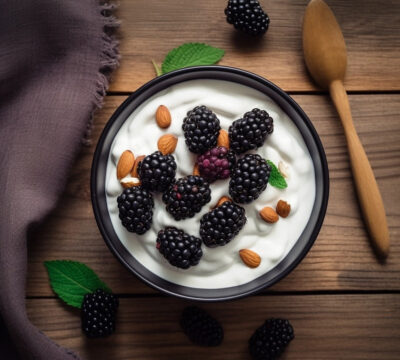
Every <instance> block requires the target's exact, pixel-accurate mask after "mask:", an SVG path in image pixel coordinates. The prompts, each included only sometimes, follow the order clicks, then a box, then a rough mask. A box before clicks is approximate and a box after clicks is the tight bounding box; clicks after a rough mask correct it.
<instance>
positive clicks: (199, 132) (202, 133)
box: [182, 105, 221, 154]
mask: <svg viewBox="0 0 400 360" xmlns="http://www.w3.org/2000/svg"><path fill="white" fill-rule="evenodd" d="M182 129H183V132H184V135H185V142H186V145H187V146H188V148H189V150H190V151H191V152H193V153H195V154H203V153H205V152H206V151H207V150H209V149H211V148H213V147H215V146H216V145H217V139H218V135H219V130H220V129H221V127H220V125H219V120H218V118H217V116H216V115H215V114H214V113H213V112H212V111H211V110H210V109H209V108H207V107H206V106H204V105H201V106H196V107H195V108H194V109H193V110H191V111H189V112H188V113H187V115H186V117H185V118H184V119H183V125H182Z"/></svg>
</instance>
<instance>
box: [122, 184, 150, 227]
mask: <svg viewBox="0 0 400 360" xmlns="http://www.w3.org/2000/svg"><path fill="white" fill-rule="evenodd" d="M117 202H118V209H119V218H120V219H121V222H122V225H123V226H125V227H126V229H127V230H128V231H130V232H133V233H136V234H139V235H141V234H144V233H145V232H146V231H147V230H149V229H150V226H151V222H152V218H153V207H154V201H153V196H152V195H151V193H150V192H149V191H148V190H146V189H143V187H142V186H136V187H130V188H127V189H125V190H124V191H123V192H122V194H121V195H120V196H118V198H117Z"/></svg>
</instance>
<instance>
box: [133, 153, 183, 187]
mask: <svg viewBox="0 0 400 360" xmlns="http://www.w3.org/2000/svg"><path fill="white" fill-rule="evenodd" d="M138 173H139V177H140V180H141V182H142V186H143V187H144V188H146V189H148V190H150V191H164V190H166V189H167V187H168V186H169V185H170V184H171V183H172V182H173V181H174V179H175V173H176V162H175V159H174V157H173V156H172V155H163V154H161V152H160V151H156V152H154V153H152V154H151V155H148V156H146V157H145V158H144V159H143V160H142V161H141V162H140V163H139V167H138Z"/></svg>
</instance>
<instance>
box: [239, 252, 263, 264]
mask: <svg viewBox="0 0 400 360" xmlns="http://www.w3.org/2000/svg"><path fill="white" fill-rule="evenodd" d="M239 255H240V257H241V259H242V261H243V262H244V263H245V264H246V265H247V266H248V267H250V268H256V267H258V265H260V263H261V257H260V255H258V254H257V253H256V252H254V251H252V250H249V249H242V250H240V251H239Z"/></svg>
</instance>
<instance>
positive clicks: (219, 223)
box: [200, 201, 247, 247]
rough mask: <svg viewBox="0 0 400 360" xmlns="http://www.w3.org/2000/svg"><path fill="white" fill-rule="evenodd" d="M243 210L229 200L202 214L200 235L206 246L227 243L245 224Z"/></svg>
mask: <svg viewBox="0 0 400 360" xmlns="http://www.w3.org/2000/svg"><path fill="white" fill-rule="evenodd" d="M246 220H247V219H246V216H245V210H244V209H243V208H242V207H241V206H239V205H236V204H234V203H232V202H230V201H226V202H224V203H223V204H222V205H220V206H218V207H217V208H216V209H214V210H211V211H210V212H208V213H206V214H205V215H203V217H202V218H201V220H200V237H201V238H202V240H203V242H204V244H205V245H206V246H208V247H217V246H223V245H226V244H227V243H229V242H230V241H231V240H232V239H233V238H234V237H235V236H236V235H237V234H238V233H239V231H240V230H241V229H242V228H243V226H244V225H245V224H246Z"/></svg>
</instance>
